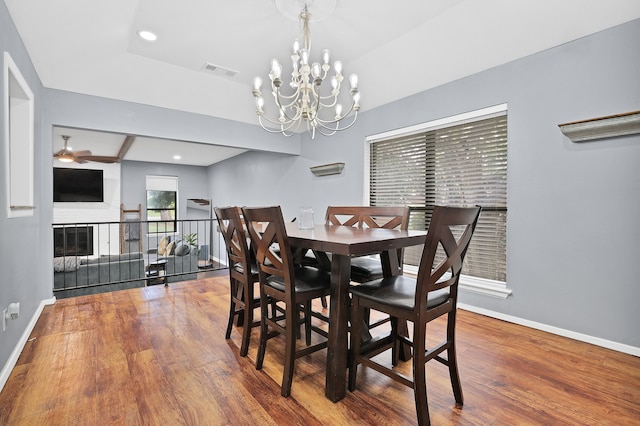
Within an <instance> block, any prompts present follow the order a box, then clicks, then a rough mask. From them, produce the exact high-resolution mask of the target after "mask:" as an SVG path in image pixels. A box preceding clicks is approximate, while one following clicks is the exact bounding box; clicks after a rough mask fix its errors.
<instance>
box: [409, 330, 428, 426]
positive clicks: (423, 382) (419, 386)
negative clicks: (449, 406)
mask: <svg viewBox="0 0 640 426" xmlns="http://www.w3.org/2000/svg"><path fill="white" fill-rule="evenodd" d="M426 332H427V324H426V323H423V324H414V328H413V392H414V397H415V402H416V413H417V416H418V424H420V425H430V424H431V421H430V419H429V405H428V402H427V378H426V361H425V356H424V353H425V348H426V346H425V345H426Z"/></svg>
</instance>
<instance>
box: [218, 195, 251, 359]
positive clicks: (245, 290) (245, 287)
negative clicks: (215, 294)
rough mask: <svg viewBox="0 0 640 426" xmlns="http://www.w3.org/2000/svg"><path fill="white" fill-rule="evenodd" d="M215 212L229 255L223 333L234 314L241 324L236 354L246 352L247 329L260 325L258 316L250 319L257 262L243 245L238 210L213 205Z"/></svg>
mask: <svg viewBox="0 0 640 426" xmlns="http://www.w3.org/2000/svg"><path fill="white" fill-rule="evenodd" d="M215 213H216V218H217V219H218V225H219V227H220V232H221V233H222V236H223V237H224V242H225V245H226V247H227V258H228V259H229V283H230V293H231V300H230V303H229V321H228V323H227V331H226V333H225V337H226V338H227V339H229V338H231V329H232V328H233V321H234V319H235V318H238V324H242V325H243V331H242V343H241V345H240V356H246V355H247V352H248V350H249V342H250V340H251V329H252V328H253V327H257V326H259V325H260V321H259V320H256V321H254V319H253V312H254V310H255V309H256V308H257V307H259V306H260V298H258V297H255V296H254V284H255V283H257V282H258V281H259V273H258V265H257V263H256V261H255V258H254V257H253V255H252V253H251V251H250V250H249V246H248V245H247V235H246V234H245V231H244V221H243V220H242V216H241V214H242V210H240V208H239V207H216V208H215Z"/></svg>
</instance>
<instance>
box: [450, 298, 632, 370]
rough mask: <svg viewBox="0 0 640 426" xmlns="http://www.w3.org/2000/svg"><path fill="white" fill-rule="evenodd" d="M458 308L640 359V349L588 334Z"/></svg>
mask: <svg viewBox="0 0 640 426" xmlns="http://www.w3.org/2000/svg"><path fill="white" fill-rule="evenodd" d="M458 308H460V309H463V310H465V311H469V312H475V313H477V314H480V315H484V316H487V317H491V318H495V319H499V320H502V321H507V322H511V323H514V324H518V325H523V326H525V327H529V328H533V329H536V330H541V331H546V332H547V333H551V334H556V335H558V336H563V337H568V338H570V339H574V340H578V341H581V342H585V343H590V344H592V345H596V346H601V347H603V348H607V349H612V350H614V351H618V352H623V353H626V354H629V355H634V356H638V357H640V347H635V346H630V345H625V344H624V343H619V342H613V341H611V340H607V339H602V338H600V337H594V336H589V335H588V334H582V333H577V332H575V331H571V330H566V329H564V328H559V327H554V326H552V325H547V324H543V323H539V322H536V321H531V320H527V319H524V318H518V317H514V316H512V315H507V314H503V313H500V312H495V311H491V310H488V309H484V308H479V307H477V306H472V305H467V304H465V303H458Z"/></svg>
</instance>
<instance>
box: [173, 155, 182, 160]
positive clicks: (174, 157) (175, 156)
mask: <svg viewBox="0 0 640 426" xmlns="http://www.w3.org/2000/svg"><path fill="white" fill-rule="evenodd" d="M181 158H182V157H180V156H179V155H174V156H173V159H174V160H180V159H181Z"/></svg>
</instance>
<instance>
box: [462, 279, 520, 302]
mask: <svg viewBox="0 0 640 426" xmlns="http://www.w3.org/2000/svg"><path fill="white" fill-rule="evenodd" d="M458 287H459V288H460V290H465V291H468V292H471V293H477V294H482V295H485V296H492V297H498V298H500V299H506V298H507V297H509V296H511V293H513V290H511V289H510V288H507V283H505V282H502V281H495V280H488V279H486V278H478V277H472V276H470V275H462V276H461V277H460V283H459V285H458Z"/></svg>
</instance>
